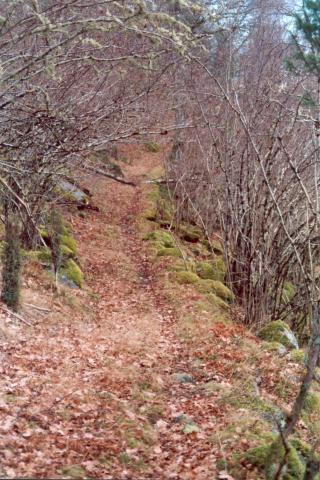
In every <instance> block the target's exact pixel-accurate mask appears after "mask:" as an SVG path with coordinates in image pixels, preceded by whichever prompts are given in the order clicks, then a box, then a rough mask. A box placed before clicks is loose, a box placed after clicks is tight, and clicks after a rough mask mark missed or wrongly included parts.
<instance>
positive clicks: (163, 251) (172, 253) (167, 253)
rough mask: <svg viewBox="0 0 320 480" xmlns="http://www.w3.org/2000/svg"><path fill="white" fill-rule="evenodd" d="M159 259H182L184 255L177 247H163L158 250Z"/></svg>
mask: <svg viewBox="0 0 320 480" xmlns="http://www.w3.org/2000/svg"><path fill="white" fill-rule="evenodd" d="M157 256H158V257H178V258H179V257H180V258H181V257H182V253H181V251H180V250H179V248H177V247H161V248H160V249H158V250H157Z"/></svg>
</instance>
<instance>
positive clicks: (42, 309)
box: [24, 303, 51, 313]
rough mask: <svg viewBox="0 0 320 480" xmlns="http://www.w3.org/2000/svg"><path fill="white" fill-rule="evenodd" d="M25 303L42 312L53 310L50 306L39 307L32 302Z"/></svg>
mask: <svg viewBox="0 0 320 480" xmlns="http://www.w3.org/2000/svg"><path fill="white" fill-rule="evenodd" d="M24 305H26V307H31V308H35V309H36V310H40V311H41V312H48V313H49V312H51V310H49V308H43V307H38V306H37V305H33V304H32V303H25V304H24Z"/></svg>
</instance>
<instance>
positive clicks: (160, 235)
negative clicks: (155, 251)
mask: <svg viewBox="0 0 320 480" xmlns="http://www.w3.org/2000/svg"><path fill="white" fill-rule="evenodd" d="M144 240H154V241H156V242H159V243H160V244H162V245H163V246H164V247H167V248H172V247H174V245H175V241H174V238H173V237H172V235H171V234H170V233H169V232H165V231H163V230H155V231H154V232H150V233H148V234H147V235H145V237H144Z"/></svg>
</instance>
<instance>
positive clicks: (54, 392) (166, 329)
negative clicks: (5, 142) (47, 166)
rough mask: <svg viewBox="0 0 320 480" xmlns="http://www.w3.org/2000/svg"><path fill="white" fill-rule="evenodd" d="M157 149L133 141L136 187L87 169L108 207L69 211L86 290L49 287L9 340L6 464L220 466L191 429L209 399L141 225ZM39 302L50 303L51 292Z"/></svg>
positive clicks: (130, 472) (50, 471)
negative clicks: (193, 374) (187, 425)
mask: <svg viewBox="0 0 320 480" xmlns="http://www.w3.org/2000/svg"><path fill="white" fill-rule="evenodd" d="M161 160H162V157H161V154H152V153H146V152H145V151H144V150H143V149H142V148H141V149H139V148H138V149H133V151H131V152H130V161H131V165H128V166H127V167H126V168H125V170H126V175H127V176H128V178H130V179H132V180H133V181H134V182H136V184H137V186H136V187H131V186H125V185H123V184H119V183H116V182H112V181H108V180H106V179H102V178H91V179H90V180H89V181H90V188H91V189H92V191H93V193H94V196H93V203H94V204H96V205H98V206H99V208H100V212H93V213H91V212H90V214H89V215H86V218H80V217H79V216H77V217H76V218H75V217H72V218H70V221H71V222H72V224H73V229H74V232H75V235H76V239H77V241H78V246H79V257H80V259H81V261H82V263H83V268H84V272H85V275H86V282H87V289H86V291H85V292H75V293H74V295H72V296H71V295H69V294H68V292H65V294H64V296H62V297H61V298H56V297H53V299H52V301H51V302H50V305H49V306H50V308H51V309H52V312H51V314H50V315H49V316H47V317H45V320H44V319H43V316H41V317H40V320H38V321H36V322H35V323H36V325H35V327H34V328H31V329H30V328H29V327H26V326H23V327H22V328H17V331H16V334H15V335H14V338H12V336H10V337H9V338H6V340H4V341H3V348H2V353H1V357H2V358H1V359H2V363H1V372H2V376H1V377H2V379H1V391H2V392H4V397H3V400H2V402H1V403H0V412H1V424H0V450H1V463H0V465H1V469H2V472H1V474H2V475H7V476H11V477H12V476H23V477H25V476H29V477H37V478H60V477H66V478H71V477H75V478H82V477H86V476H88V477H90V478H104V479H106V478H110V479H111V478H112V479H117V478H132V479H134V478H136V479H142V478H154V479H168V478H172V479H180V478H181V479H189V478H190V479H191V478H192V479H193V478H196V479H209V478H214V476H215V472H216V467H215V456H214V452H213V450H212V445H211V444H210V443H209V442H208V441H207V438H208V436H207V435H205V434H204V433H200V430H199V432H198V431H197V430H198V427H195V428H194V429H195V431H194V432H192V431H191V432H189V434H188V432H187V433H183V431H182V429H183V425H182V424H181V422H180V420H181V417H179V415H181V414H182V413H184V414H187V413H188V410H190V408H192V411H195V410H197V406H195V405H194V404H195V403H197V401H198V403H197V405H198V411H199V412H200V416H199V418H194V421H195V422H197V424H198V425H199V424H201V421H204V419H206V420H205V421H206V423H208V418H206V414H207V413H208V409H209V410H210V404H209V405H208V404H206V406H205V408H204V406H203V405H201V396H199V395H197V394H196V389H197V387H196V383H179V382H176V381H175V380H174V376H173V375H174V374H175V373H179V372H190V365H189V358H188V353H187V350H186V347H184V346H183V345H182V344H181V343H180V341H179V339H178V338H177V335H176V331H175V326H176V325H175V324H176V314H175V310H174V307H173V306H172V305H171V304H170V302H168V299H167V298H166V297H165V296H164V295H163V293H162V287H161V285H160V284H158V280H157V273H158V272H157V268H159V267H157V266H155V264H154V263H152V261H151V259H150V255H148V253H147V250H146V249H147V247H146V244H145V242H143V240H142V239H141V234H139V229H138V223H139V217H140V215H141V213H142V212H143V210H144V209H145V208H146V198H147V195H148V191H149V190H150V188H149V187H147V186H146V182H145V180H146V178H148V175H149V174H150V172H151V171H152V170H154V169H155V168H156V167H158V166H159V163H160V162H161ZM29 293H30V292H29ZM34 296H35V294H34ZM28 298H29V297H28ZM35 303H37V304H40V305H41V304H42V305H45V306H48V296H47V295H46V294H40V293H39V294H38V295H36V299H35ZM198 397H199V398H198ZM206 403H207V402H206ZM182 421H183V420H182ZM202 423H203V422H202ZM203 427H205V426H204V425H203ZM208 428H210V429H212V424H210V425H209V426H208ZM191 430H192V429H191Z"/></svg>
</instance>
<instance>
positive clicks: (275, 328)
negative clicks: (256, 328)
mask: <svg viewBox="0 0 320 480" xmlns="http://www.w3.org/2000/svg"><path fill="white" fill-rule="evenodd" d="M259 337H260V338H262V340H266V341H268V342H279V343H281V344H282V345H284V346H285V347H287V348H297V341H296V339H295V336H294V334H293V333H292V332H291V330H290V327H289V326H288V325H287V324H286V323H284V322H282V321H281V320H276V321H275V322H270V323H268V324H267V325H266V326H265V327H263V328H262V329H261V330H260V332H259Z"/></svg>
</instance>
